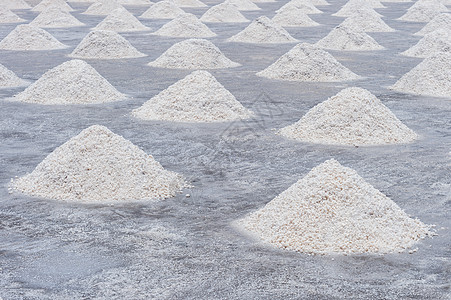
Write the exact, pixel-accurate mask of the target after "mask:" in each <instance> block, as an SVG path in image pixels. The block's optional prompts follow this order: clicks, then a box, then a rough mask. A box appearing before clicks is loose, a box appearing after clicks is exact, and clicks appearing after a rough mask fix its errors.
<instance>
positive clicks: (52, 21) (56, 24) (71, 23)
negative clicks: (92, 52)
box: [30, 6, 85, 28]
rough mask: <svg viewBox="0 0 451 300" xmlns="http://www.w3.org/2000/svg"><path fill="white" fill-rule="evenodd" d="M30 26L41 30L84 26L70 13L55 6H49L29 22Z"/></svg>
mask: <svg viewBox="0 0 451 300" xmlns="http://www.w3.org/2000/svg"><path fill="white" fill-rule="evenodd" d="M30 25H33V26H37V27H41V28H65V27H76V26H84V25H85V24H83V23H82V22H80V21H79V20H77V18H75V17H74V16H72V15H71V14H70V12H68V11H66V10H62V9H61V8H59V7H56V6H50V7H49V8H47V9H46V10H44V11H43V12H41V13H40V14H39V15H38V16H37V17H36V18H35V19H34V20H33V21H31V23H30Z"/></svg>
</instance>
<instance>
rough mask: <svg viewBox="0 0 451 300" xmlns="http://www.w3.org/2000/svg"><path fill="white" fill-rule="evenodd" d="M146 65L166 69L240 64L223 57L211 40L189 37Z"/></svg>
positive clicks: (215, 67) (205, 67)
mask: <svg viewBox="0 0 451 300" xmlns="http://www.w3.org/2000/svg"><path fill="white" fill-rule="evenodd" d="M148 65H149V66H151V67H158V68H168V69H221V68H233V67H238V66H240V64H239V63H236V62H233V61H231V60H230V59H228V58H227V57H225V55H224V54H222V52H221V50H219V48H218V47H216V46H215V45H214V44H213V43H212V42H210V41H207V40H204V39H189V40H185V41H182V42H179V43H177V44H174V45H172V46H171V47H170V48H169V49H168V50H166V51H165V52H164V53H163V54H162V55H161V56H160V57H158V58H157V59H156V60H155V61H153V62H150V63H149V64H148Z"/></svg>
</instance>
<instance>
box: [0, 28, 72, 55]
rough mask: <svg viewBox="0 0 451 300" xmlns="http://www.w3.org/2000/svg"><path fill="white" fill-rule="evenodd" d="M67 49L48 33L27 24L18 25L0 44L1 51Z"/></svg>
mask: <svg viewBox="0 0 451 300" xmlns="http://www.w3.org/2000/svg"><path fill="white" fill-rule="evenodd" d="M64 48H67V46H66V45H64V44H62V43H60V42H59V41H58V40H57V39H55V38H54V37H53V36H52V35H51V34H50V33H48V32H47V31H45V30H44V29H41V28H39V27H35V26H31V25H28V24H22V25H18V26H17V27H16V28H15V29H14V30H13V31H11V32H10V33H9V34H8V35H7V36H6V37H5V38H4V39H3V40H2V41H1V42H0V49H3V50H17V51H21V50H56V49H64Z"/></svg>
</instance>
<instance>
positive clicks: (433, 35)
mask: <svg viewBox="0 0 451 300" xmlns="http://www.w3.org/2000/svg"><path fill="white" fill-rule="evenodd" d="M435 52H448V53H451V34H450V31H449V30H447V29H437V30H435V31H433V32H430V33H428V34H426V35H425V36H424V37H423V38H422V39H421V40H420V41H419V42H418V43H417V44H416V45H414V46H413V47H411V48H409V49H407V50H406V51H404V52H402V53H401V55H406V56H412V57H422V58H426V57H428V56H429V55H431V53H435Z"/></svg>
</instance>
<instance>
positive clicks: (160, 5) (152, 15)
mask: <svg viewBox="0 0 451 300" xmlns="http://www.w3.org/2000/svg"><path fill="white" fill-rule="evenodd" d="M184 13H185V12H184V11H183V10H182V9H181V8H180V7H178V6H177V5H175V3H174V2H173V1H170V0H164V1H160V2H157V3H155V4H152V6H151V7H149V9H148V10H146V11H145V12H144V13H143V14H142V15H141V16H140V17H141V18H144V19H174V18H175V17H177V16H178V15H180V14H184Z"/></svg>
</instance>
